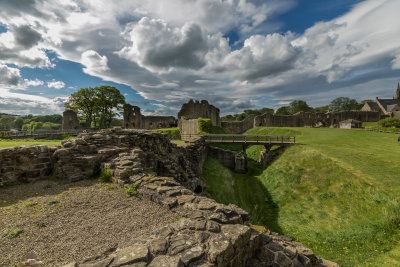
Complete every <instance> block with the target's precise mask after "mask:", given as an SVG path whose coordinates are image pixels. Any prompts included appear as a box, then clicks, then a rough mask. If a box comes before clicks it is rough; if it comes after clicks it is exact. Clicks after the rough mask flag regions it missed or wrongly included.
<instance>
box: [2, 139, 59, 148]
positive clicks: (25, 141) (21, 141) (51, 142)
mask: <svg viewBox="0 0 400 267" xmlns="http://www.w3.org/2000/svg"><path fill="white" fill-rule="evenodd" d="M22 145H47V146H61V140H33V139H12V140H7V139H0V148H6V147H14V146H22Z"/></svg>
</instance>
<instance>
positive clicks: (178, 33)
mask: <svg viewBox="0 0 400 267" xmlns="http://www.w3.org/2000/svg"><path fill="white" fill-rule="evenodd" d="M126 38H127V39H128V41H129V42H131V46H126V47H124V48H123V49H122V50H121V51H119V52H118V55H120V56H121V57H125V58H128V59H130V60H132V61H134V62H137V63H138V64H139V65H140V66H142V67H145V68H147V69H149V70H152V71H158V70H167V71H168V70H169V69H170V68H173V67H180V68H191V69H199V68H201V67H203V66H204V65H205V61H204V56H205V54H206V53H207V50H208V47H207V35H206V34H205V33H203V31H202V29H201V28H200V26H198V25H197V24H185V25H184V26H183V27H182V28H178V27H175V28H170V27H169V26H168V25H167V24H166V23H165V22H164V21H162V20H159V19H149V18H147V17H144V18H142V19H141V20H140V21H139V22H138V23H133V24H130V25H128V27H127V29H126Z"/></svg>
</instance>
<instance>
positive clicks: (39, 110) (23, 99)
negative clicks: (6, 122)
mask: <svg viewBox="0 0 400 267" xmlns="http://www.w3.org/2000/svg"><path fill="white" fill-rule="evenodd" d="M66 100H67V97H56V98H54V99H51V98H47V97H43V96H37V95H31V94H22V93H15V92H12V91H11V90H8V89H0V110H2V111H3V112H6V113H11V114H56V113H58V114H60V113H62V111H63V110H64V102H65V101H66Z"/></svg>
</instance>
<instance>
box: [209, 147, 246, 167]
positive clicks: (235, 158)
mask: <svg viewBox="0 0 400 267" xmlns="http://www.w3.org/2000/svg"><path fill="white" fill-rule="evenodd" d="M207 155H208V156H211V157H213V158H215V159H217V160H218V161H219V162H220V163H221V164H222V165H223V166H225V167H227V168H230V169H232V170H235V171H236V172H242V173H244V172H246V170H247V156H246V154H244V153H238V152H234V151H231V150H225V149H222V148H218V147H213V146H209V147H208V148H207Z"/></svg>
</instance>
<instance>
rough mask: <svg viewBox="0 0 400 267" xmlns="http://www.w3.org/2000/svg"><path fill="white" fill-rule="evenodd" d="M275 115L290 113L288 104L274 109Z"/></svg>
mask: <svg viewBox="0 0 400 267" xmlns="http://www.w3.org/2000/svg"><path fill="white" fill-rule="evenodd" d="M275 115H291V113H290V107H288V106H283V107H280V108H278V109H277V110H276V112H275Z"/></svg>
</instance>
